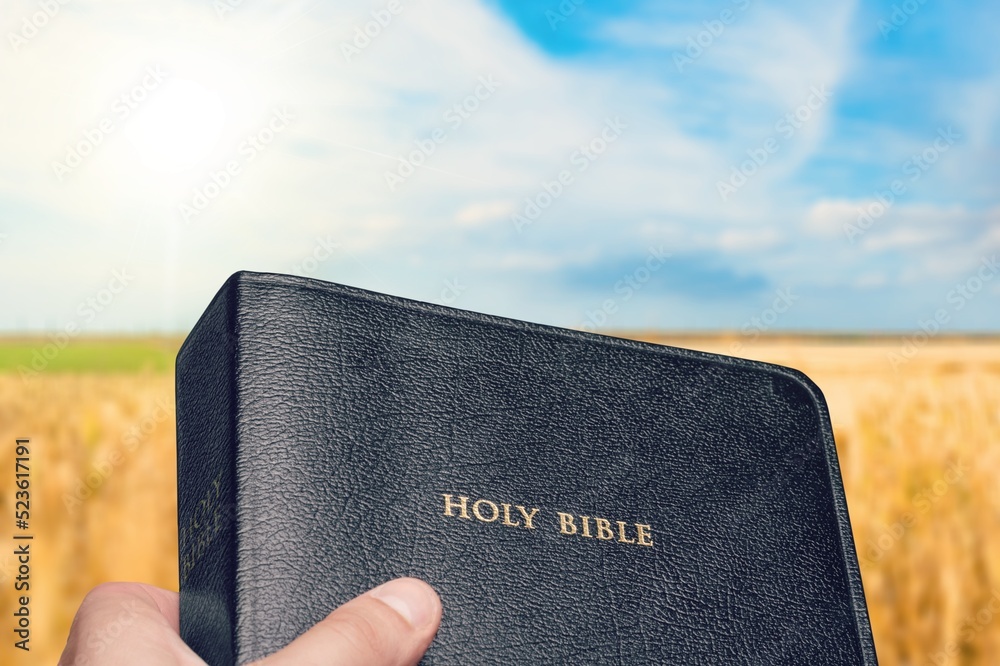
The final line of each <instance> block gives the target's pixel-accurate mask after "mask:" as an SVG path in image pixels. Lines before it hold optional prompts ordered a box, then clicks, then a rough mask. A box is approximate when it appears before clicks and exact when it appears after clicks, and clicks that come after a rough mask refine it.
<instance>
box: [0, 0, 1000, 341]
mask: <svg viewBox="0 0 1000 666" xmlns="http://www.w3.org/2000/svg"><path fill="white" fill-rule="evenodd" d="M996 25H1000V5H998V4H997V3H992V2H987V1H985V0H983V1H980V2H968V3H961V5H960V6H959V5H958V3H947V4H946V3H943V2H933V1H931V0H926V1H925V2H920V0H908V1H907V2H896V3H892V2H836V1H834V2H825V3H794V2H764V1H763V0H726V1H724V2H699V3H680V2H629V1H622V2H604V1H601V0H585V1H578V0H563V1H562V2H556V1H539V2H515V1H513V0H481V1H471V0H470V1H466V2H445V1H444V0H410V1H407V0H384V1H382V0H376V1H375V2H329V1H326V0H321V1H319V2H317V1H316V0H302V1H299V0H291V1H282V2H278V1H277V0H273V1H269V0H255V1H253V2H251V1H250V0H198V1H194V0H190V1H189V0H173V1H167V0H146V1H144V2H126V1H124V0H107V1H104V2H87V1H84V0H65V4H60V2H58V1H56V0H52V2H42V1H41V0H32V1H27V0H24V1H22V0H11V1H9V2H5V3H4V9H3V13H2V15H0V34H2V35H3V40H2V43H0V90H2V91H4V92H3V95H4V97H3V98H2V99H0V278H2V279H3V284H4V287H3V291H2V292H0V293H2V299H3V300H2V304H3V307H0V332H4V331H6V332H40V331H48V332H59V331H67V330H72V335H76V334H79V333H104V332H155V331H163V332H185V331H187V330H189V329H190V328H191V326H193V324H194V323H195V321H196V320H197V318H198V316H199V315H200V313H201V312H202V311H203V310H204V308H205V306H206V305H207V304H208V302H209V300H210V299H211V297H212V295H213V294H214V293H215V291H216V290H217V289H218V288H219V287H220V286H221V284H222V283H223V282H224V281H225V279H226V277H228V276H229V275H230V274H232V273H233V272H235V271H238V270H256V271H269V272H279V273H290V274H296V275H304V276H307V277H314V278H318V279H322V280H330V281H334V282H339V283H343V284H349V285H353V286H357V287H361V288H365V289H371V290H375V291H380V292H385V293H390V294H395V295H399V296H405V297H408V298H415V299H420V300H425V301H431V302H435V303H440V304H444V305H449V306H453V307H458V308H463V309H467V310H474V311H480V312H488V313H491V314H498V315H503V316H510V317H515V318H520V319H526V320H530V321H536V322H541V323H546V324H554V325H559V326H567V327H573V328H585V329H588V330H605V331H613V330H624V329H663V330H684V331H692V330H720V329H721V330H729V331H741V332H742V333H743V334H745V335H753V334H756V333H760V332H765V331H845V332H847V331H849V332H898V333H900V334H906V333H907V332H916V331H920V330H921V329H924V330H927V329H928V328H934V329H935V330H937V329H940V330H943V331H954V332H969V331H979V332H991V331H992V332H995V331H997V329H998V328H1000V308H998V307H997V305H998V301H1000V264H998V263H997V257H998V254H1000V188H998V183H1000V134H998V129H1000V46H998V44H997V40H996V38H995V34H994V33H995V26H996ZM935 327H936V328H935Z"/></svg>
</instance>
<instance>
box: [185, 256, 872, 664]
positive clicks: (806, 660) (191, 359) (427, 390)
mask: <svg viewBox="0 0 1000 666" xmlns="http://www.w3.org/2000/svg"><path fill="white" fill-rule="evenodd" d="M177 419H178V423H177V436H178V456H177V460H178V479H179V488H178V492H179V499H178V505H179V516H178V520H179V528H180V556H181V557H180V560H181V562H180V566H181V635H182V637H183V638H184V639H185V640H186V641H187V642H188V644H189V645H191V646H192V647H193V648H194V649H195V651H196V652H198V654H200V655H201V656H202V657H203V658H204V659H205V660H206V661H207V662H208V663H209V664H212V665H216V664H233V663H238V664H244V663H247V662H249V661H252V660H255V659H259V658H261V657H263V656H265V655H267V654H270V653H271V652H273V651H275V650H277V649H279V648H281V647H282V646H284V645H286V644H287V643H288V642H289V641H291V640H292V639H294V638H295V637H296V636H298V635H299V634H301V633H302V632H303V631H305V630H306V629H307V628H309V627H310V626H312V625H313V624H314V623H315V622H317V621H318V620H320V619H321V618H323V617H324V616H325V615H326V614H327V613H328V612H329V611H330V610H331V609H333V608H334V607H336V606H338V605H340V604H342V603H344V602H345V601H347V600H349V599H350V598H352V597H354V596H355V595H357V594H360V593H361V592H364V591H365V590H367V589H370V588H372V587H374V586H376V585H378V584H380V583H382V582H384V581H386V580H389V579H391V578H395V577H398V576H404V575H408V576H417V577H420V578H423V579H424V580H427V581H428V582H429V583H431V584H432V585H433V586H434V587H435V588H436V589H437V590H438V592H439V594H440V595H441V598H442V601H443V604H444V609H445V613H444V619H443V622H442V625H441V629H440V631H439V633H438V636H437V638H436V639H435V642H434V644H433V645H432V646H431V648H430V650H429V651H428V653H427V655H426V656H425V658H424V661H423V662H422V663H425V664H439V665H451V664H484V665H494V664H495V665H498V666H499V665H501V664H503V665H510V664H875V663H876V657H875V650H874V645H873V642H872V637H871V629H870V625H869V620H868V615H867V610H866V607H865V600H864V593H863V591H862V586H861V578H860V575H859V572H858V564H857V558H856V554H855V548H854V543H853V540H852V537H851V530H850V522H849V519H848V514H847V506H846V502H845V498H844V492H843V487H842V483H841V477H840V471H839V467H838V464H837V456H836V449H835V448H834V441H833V435H832V431H831V428H830V422H829V416H828V414H827V409H826V405H825V402H824V400H823V397H822V394H821V393H820V391H819V389H818V388H817V387H816V386H815V385H814V384H813V383H812V382H811V381H810V380H809V379H808V378H807V377H805V376H804V375H802V374H801V373H799V372H797V371H795V370H791V369H788V368H784V367H780V366H775V365H769V364H764V363H757V362H752V361H746V360H742V359H736V358H730V357H725V356H717V355H712V354H706V353H701V352H695V351H689V350H684V349H678V348H673V347H667V346H662V345H654V344H648V343H641V342H635V341H629V340H623V339H618V338H613V337H608V336H602V335H595V334H589V333H583V332H578V331H572V330H566V329H559V328H554V327H548V326H542V325H537V324H530V323H525V322H520V321H514V320H509V319H502V318H499V317H493V316H488V315H482V314H476V313H472V312H466V311H461V310H456V309H451V308H446V307H440V306H436V305H431V304H427V303H421V302H417V301H411V300H407V299H402V298H397V297H392V296H387V295H383V294H377V293H373V292H368V291H364V290H360V289H356V288H351V287H346V286H342V285H337V284H331V283H327V282H321V281H318V280H311V279H305V278H298V277H291V276H284V275H274V274H261V273H248V272H241V273H237V274H235V275H234V276H233V277H232V278H230V280H229V281H228V282H227V283H226V284H225V285H224V286H223V288H222V290H221V291H220V292H219V294H218V295H217V296H216V298H215V299H214V300H213V302H212V303H211V305H210V306H209V308H208V310H207V311H206V313H205V314H204V315H203V317H202V319H201V320H200V321H199V322H198V324H197V325H196V326H195V328H194V330H193V331H192V332H191V334H190V336H189V337H188V339H187V340H186V342H185V344H184V346H183V347H182V349H181V351H180V353H179V354H178V358H177ZM444 494H450V495H452V496H453V501H456V502H457V501H459V500H458V499H457V498H458V497H459V496H464V497H468V498H469V500H468V503H469V506H468V508H469V510H470V513H471V508H472V506H471V504H472V502H474V501H475V500H478V499H484V500H489V501H491V502H493V503H494V505H495V506H497V507H500V506H501V505H502V504H503V503H507V504H509V505H510V506H511V509H510V511H514V512H515V513H513V514H511V520H510V521H509V522H511V523H514V522H520V523H521V524H520V526H519V527H510V526H505V525H504V524H503V518H502V517H499V518H498V519H496V520H492V521H486V520H479V519H478V518H476V517H475V516H474V515H473V516H470V518H469V519H465V518H463V517H462V516H461V515H460V513H461V511H460V509H458V508H453V509H452V514H453V515H451V516H447V515H445V509H446V506H445V500H444V498H443V495H444ZM517 505H521V506H523V507H526V508H527V509H528V510H529V511H530V509H531V508H538V509H539V511H538V513H537V514H536V515H535V517H534V519H533V523H534V524H533V529H526V528H525V525H524V520H523V518H521V519H520V521H518V520H516V518H517V517H518V516H520V515H521V514H519V513H516V511H517V509H516V506H517ZM479 507H480V509H481V511H480V515H481V516H482V517H484V518H491V517H492V515H493V511H492V509H491V508H490V505H489V504H486V503H483V504H480V505H479ZM557 512H563V513H566V514H569V515H573V516H575V517H576V518H575V520H576V523H575V527H576V528H577V534H576V535H567V534H563V533H561V532H560V526H561V523H560V519H559V518H558V513H557ZM584 515H586V516H589V517H592V518H594V519H596V518H597V517H604V518H605V519H608V521H609V524H610V525H611V526H612V528H613V529H614V534H615V538H613V539H606V538H605V539H598V538H594V537H593V536H592V537H591V538H583V537H582V536H581V535H580V530H581V527H582V524H581V520H582V519H581V518H580V517H581V516H584ZM617 521H621V525H624V526H625V527H626V528H628V531H626V532H625V534H624V535H623V536H624V541H628V540H632V541H636V540H637V539H636V537H637V534H636V532H635V530H636V527H635V526H636V524H646V525H649V526H650V528H649V530H650V533H649V535H648V539H650V540H651V541H652V542H653V545H652V546H645V545H641V544H639V543H625V542H623V540H619V538H618V537H619V534H618V529H619V524H618V522H617ZM594 528H595V525H591V529H594ZM604 536H607V534H606V532H605V534H604Z"/></svg>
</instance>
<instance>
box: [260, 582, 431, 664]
mask: <svg viewBox="0 0 1000 666" xmlns="http://www.w3.org/2000/svg"><path fill="white" fill-rule="evenodd" d="M440 622H441V600H440V599H439V598H438V595H437V592H435V591H434V588H432V587H431V586H430V585H428V584H427V583H425V582H423V581H421V580H417V579H416V578H397V579H396V580H391V581H389V582H388V583H384V584H382V585H380V586H378V587H376V588H375V589H373V590H370V591H368V592H365V593H364V594H362V595H361V596H360V597H357V598H355V599H352V600H351V601H349V602H347V603H346V604H344V605H343V606H341V607H340V608H338V609H337V610H335V611H333V612H332V613H330V614H329V615H327V616H326V618H324V619H323V620H320V622H319V623H317V624H316V625H315V626H314V627H313V628H311V629H310V630H309V631H307V632H305V633H304V634H302V635H301V636H299V637H298V638H296V639H295V640H294V641H292V642H291V643H289V644H288V646H286V647H285V648H284V649H283V650H280V651H278V652H275V653H274V654H272V655H271V656H269V657H265V658H264V659H262V660H260V661H258V662H255V666H293V665H300V664H310V665H311V666H404V665H407V664H410V665H412V664H416V663H417V662H418V661H420V659H421V657H423V654H424V652H425V651H426V650H427V647H428V646H429V645H430V643H431V640H432V639H433V638H434V634H435V633H437V629H438V625H439V624H440Z"/></svg>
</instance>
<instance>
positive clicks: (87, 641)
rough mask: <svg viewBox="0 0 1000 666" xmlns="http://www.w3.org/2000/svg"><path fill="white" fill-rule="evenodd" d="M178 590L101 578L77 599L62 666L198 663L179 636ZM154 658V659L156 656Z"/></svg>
mask: <svg viewBox="0 0 1000 666" xmlns="http://www.w3.org/2000/svg"><path fill="white" fill-rule="evenodd" d="M177 626H178V598H177V593H176V592H170V591H169V590H163V589H160V588H158V587H153V586H152V585H144V584H142V583H104V584H102V585H98V586H97V587H95V588H94V589H93V590H91V591H90V592H89V593H88V594H87V596H86V597H85V598H84V600H83V602H82V603H81V604H80V608H79V610H77V613H76V617H75V618H74V619H73V625H72V626H71V627H70V632H69V637H68V638H67V640H66V649H65V650H64V652H63V655H62V658H61V659H60V661H59V664H60V666H70V665H72V666H88V665H91V664H127V663H133V662H132V660H133V659H134V658H135V655H136V654H147V655H149V656H150V661H148V663H150V664H159V663H163V664H178V663H201V664H204V662H202V661H201V660H199V659H198V658H197V656H196V655H195V654H194V652H192V651H191V650H190V648H188V647H187V646H186V645H184V643H183V642H182V641H181V640H180V637H179V636H178V635H177ZM154 657H155V658H154Z"/></svg>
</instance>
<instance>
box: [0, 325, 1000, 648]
mask: <svg viewBox="0 0 1000 666" xmlns="http://www.w3.org/2000/svg"><path fill="white" fill-rule="evenodd" d="M635 337H641V338H644V339H648V340H653V341H657V342H664V343H667V344H674V345H677V346H681V347H689V348H695V349H703V350H706V351H712V352H719V353H726V354H729V353H733V354H734V355H740V356H746V357H748V358H755V359H759V360H764V361H769V362H774V363H780V364H783V365H789V366H792V367H795V368H798V369H800V370H802V371H804V372H805V373H806V374H808V375H809V376H810V377H812V379H813V380H814V381H815V382H816V383H817V384H818V385H819V386H820V387H821V388H822V389H823V391H824V393H825V395H826V398H827V401H828V403H829V406H830V412H831V415H832V419H833V424H834V430H835V433H836V439H837V446H838V450H839V454H840V462H841V468H842V472H843V476H844V485H845V487H846V490H847V499H848V504H849V508H850V512H851V519H852V523H853V527H854V535H855V540H856V543H857V548H858V554H859V558H860V560H861V570H862V576H863V578H864V584H865V592H866V595H867V598H868V605H869V610H870V613H871V619H872V626H873V628H874V633H875V643H876V647H877V650H878V653H879V659H880V662H881V663H882V664H989V663H996V662H997V661H1000V617H998V615H1000V490H998V485H1000V449H998V445H1000V339H995V338H990V339H987V338H976V339H956V338H950V339H937V340H933V341H931V342H929V343H927V344H926V345H925V346H923V347H922V348H920V349H919V350H918V351H917V353H916V354H915V355H913V357H912V358H911V359H909V360H905V362H903V363H900V364H898V365H897V366H896V367H895V368H894V367H893V366H892V364H891V363H890V360H889V359H890V354H891V353H899V351H900V341H899V339H897V338H860V337H850V338H835V337H771V338H764V339H761V340H757V341H754V342H751V341H749V340H740V339H739V338H736V337H725V336H712V337H706V336H673V337H664V336H658V335H638V334H637V335H635ZM734 343H740V345H741V347H740V348H739V350H738V352H734V351H733V350H734V347H733V344H734ZM4 344H5V343H4V342H2V341H0V348H2V347H3V346H4ZM7 344H8V345H9V344H13V343H7ZM16 344H19V345H21V349H20V351H19V352H18V351H16V350H15V352H16V353H10V354H7V356H6V357H5V356H4V355H3V353H2V352H0V442H2V443H3V449H2V450H3V451H4V452H5V453H4V456H3V458H2V463H0V469H2V470H5V471H3V473H2V477H3V478H2V479H0V491H2V494H0V497H2V500H3V501H2V505H0V506H2V508H3V511H2V512H0V516H3V519H2V520H0V539H3V540H4V541H5V547H4V549H3V551H2V552H3V554H0V589H2V592H0V617H3V618H7V619H6V620H2V621H0V631H2V634H0V635H3V636H5V637H6V638H5V639H4V641H3V643H2V644H0V662H2V663H11V664H21V663H25V664H27V663H32V664H37V663H55V661H56V659H57V657H58V654H59V652H60V651H61V649H62V645H63V643H64V641H65V638H66V634H67V631H68V629H69V624H70V621H71V620H72V617H73V613H74V612H75V609H76V607H77V605H78V604H79V602H80V600H81V599H82V597H83V595H84V594H85V593H86V592H87V590H88V589H90V588H91V587H93V586H94V585H96V584H97V583H100V582H102V581H109V580H139V581H145V582H149V583H153V584H155V585H160V586H163V587H167V588H173V589H176V587H177V526H176V516H175V511H176V472H175V456H174V424H173V421H174V413H173V376H172V374H171V370H170V363H169V362H164V358H167V359H168V360H169V357H170V356H171V355H172V354H173V353H174V352H175V351H176V347H177V345H178V344H179V341H178V340H147V341H142V344H138V343H136V342H135V341H134V340H132V341H104V342H100V343H94V345H93V349H97V350H98V351H97V352H93V353H91V354H90V355H89V356H88V354H86V353H82V352H81V353H76V354H75V355H74V353H71V352H70V348H68V349H67V350H64V351H63V352H62V354H63V355H64V356H63V358H62V362H56V361H53V362H52V363H51V364H47V365H46V367H45V369H44V371H42V372H40V373H38V374H37V375H35V376H32V377H27V378H23V377H22V376H21V375H20V374H19V373H18V372H17V371H16V367H17V366H18V365H19V364H22V363H23V360H24V359H25V358H28V357H27V356H26V351H25V350H30V349H32V348H33V347H32V345H36V346H37V345H40V344H41V342H34V343H33V342H31V341H23V340H22V341H16ZM74 344H75V343H74ZM101 345H104V346H103V347H102V346H101ZM116 345H117V346H118V347H120V348H122V349H124V348H125V346H127V345H131V347H129V351H128V353H127V354H119V355H117V356H116V354H115V353H114V352H113V349H114V348H115V347H116ZM143 345H145V347H143ZM144 348H148V350H149V351H148V353H146V352H143V349H144ZM101 349H103V350H104V351H103V352H102V351H100V350H101ZM109 350H111V351H109ZM19 354H20V355H19ZM144 354H146V356H144ZM147 356H148V358H147ZM5 358H6V360H5ZM95 358H96V359H97V361H94V359H95ZM123 359H125V360H123ZM17 437H28V438H30V439H31V445H30V449H31V461H30V466H31V470H32V472H31V473H32V495H31V502H32V503H31V519H30V529H29V530H28V531H27V533H31V534H33V535H34V540H33V541H32V546H31V548H32V571H31V590H32V598H31V622H32V624H31V626H32V638H31V647H32V651H31V652H30V654H21V653H20V651H19V650H15V649H14V648H13V646H12V643H13V639H12V638H11V627H12V626H13V624H12V621H11V620H12V617H13V616H12V615H11V613H13V611H14V609H15V606H14V592H13V582H14V581H13V580H12V577H13V576H16V575H17V574H16V571H17V566H16V562H15V560H14V558H13V555H12V552H13V548H14V546H13V544H14V541H13V539H11V536H12V535H13V534H14V533H15V532H16V531H17V530H16V529H15V527H14V524H13V522H14V519H13V502H14V485H13V481H14V478H13V473H14V469H13V467H14V460H13V458H14V453H13V447H14V440H15V438H17Z"/></svg>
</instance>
